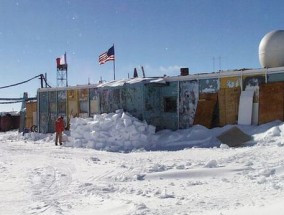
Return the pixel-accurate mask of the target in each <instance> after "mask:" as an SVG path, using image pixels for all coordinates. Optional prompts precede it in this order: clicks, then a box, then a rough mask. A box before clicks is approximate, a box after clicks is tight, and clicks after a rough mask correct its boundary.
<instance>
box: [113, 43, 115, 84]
mask: <svg viewBox="0 0 284 215" xmlns="http://www.w3.org/2000/svg"><path fill="white" fill-rule="evenodd" d="M113 52H114V44H113ZM113 54H114V59H113V80H115V52H114V53H113Z"/></svg>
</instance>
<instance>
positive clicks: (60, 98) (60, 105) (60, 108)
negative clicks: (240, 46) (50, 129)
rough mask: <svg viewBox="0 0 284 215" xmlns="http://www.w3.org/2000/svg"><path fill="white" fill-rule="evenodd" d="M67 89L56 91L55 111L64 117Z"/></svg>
mask: <svg viewBox="0 0 284 215" xmlns="http://www.w3.org/2000/svg"><path fill="white" fill-rule="evenodd" d="M66 102H67V91H66V90H60V91H57V112H58V115H60V116H63V117H64V118H66V116H67V114H66V113H67V105H66Z"/></svg>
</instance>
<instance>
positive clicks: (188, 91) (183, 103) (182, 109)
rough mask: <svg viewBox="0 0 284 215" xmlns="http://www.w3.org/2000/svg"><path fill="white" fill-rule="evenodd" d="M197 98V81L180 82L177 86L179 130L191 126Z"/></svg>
mask: <svg viewBox="0 0 284 215" xmlns="http://www.w3.org/2000/svg"><path fill="white" fill-rule="evenodd" d="M198 97H199V84H198V81H197V80H193V81H181V82H180V86H179V107H178V109H179V128H188V127H190V126H192V125H193V121H194V116H195V112H196V108H197V103H198Z"/></svg>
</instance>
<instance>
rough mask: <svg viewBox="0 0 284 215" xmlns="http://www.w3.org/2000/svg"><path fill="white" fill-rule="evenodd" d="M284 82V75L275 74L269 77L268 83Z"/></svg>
mask: <svg viewBox="0 0 284 215" xmlns="http://www.w3.org/2000/svg"><path fill="white" fill-rule="evenodd" d="M278 81H284V73H274V74H268V75H267V82H268V83H269V82H278Z"/></svg>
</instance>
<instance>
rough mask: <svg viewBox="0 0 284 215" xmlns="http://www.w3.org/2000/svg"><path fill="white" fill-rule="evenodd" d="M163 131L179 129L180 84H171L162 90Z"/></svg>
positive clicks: (161, 123) (161, 125) (161, 118)
mask: <svg viewBox="0 0 284 215" xmlns="http://www.w3.org/2000/svg"><path fill="white" fill-rule="evenodd" d="M160 90H161V93H160V99H161V103H160V104H161V115H160V128H161V129H173V130H176V129H178V110H177V106H178V82H170V83H168V85H166V86H163V87H161V88H160Z"/></svg>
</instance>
